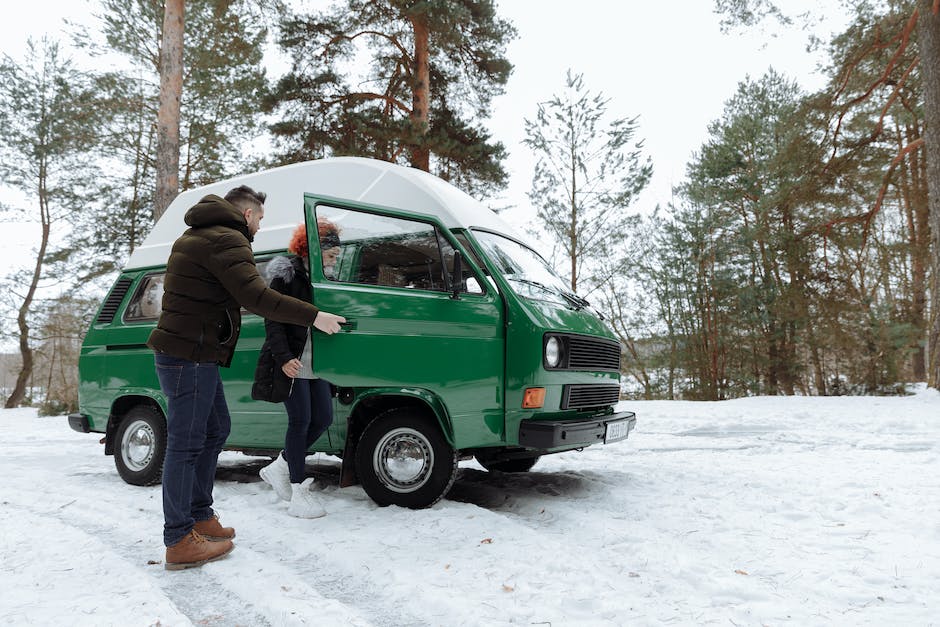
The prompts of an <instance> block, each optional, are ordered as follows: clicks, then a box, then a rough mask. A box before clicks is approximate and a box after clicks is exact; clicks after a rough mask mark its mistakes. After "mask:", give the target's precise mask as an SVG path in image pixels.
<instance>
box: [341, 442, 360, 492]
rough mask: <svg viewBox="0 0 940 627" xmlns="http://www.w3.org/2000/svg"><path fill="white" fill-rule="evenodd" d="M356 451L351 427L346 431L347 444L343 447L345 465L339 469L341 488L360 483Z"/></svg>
mask: <svg viewBox="0 0 940 627" xmlns="http://www.w3.org/2000/svg"><path fill="white" fill-rule="evenodd" d="M355 452H356V447H355V445H354V444H353V433H352V429H349V430H347V431H346V446H345V447H344V448H343V465H342V467H341V468H340V471H339V487H341V488H348V487H349V486H353V485H358V484H359V477H357V476H356V460H355V458H354V455H355Z"/></svg>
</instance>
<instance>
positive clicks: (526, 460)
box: [474, 453, 541, 472]
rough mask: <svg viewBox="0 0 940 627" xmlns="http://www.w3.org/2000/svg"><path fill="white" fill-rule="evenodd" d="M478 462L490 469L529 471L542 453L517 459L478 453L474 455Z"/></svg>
mask: <svg viewBox="0 0 940 627" xmlns="http://www.w3.org/2000/svg"><path fill="white" fill-rule="evenodd" d="M474 457H476V460H477V462H479V464H480V465H481V466H483V467H484V468H486V469H487V470H489V471H493V470H498V471H500V472H528V471H530V470H532V466H535V462H537V461H539V459H540V458H541V455H536V456H535V457H521V458H515V459H499V458H498V457H495V456H489V455H484V454H482V453H477V454H476V455H474Z"/></svg>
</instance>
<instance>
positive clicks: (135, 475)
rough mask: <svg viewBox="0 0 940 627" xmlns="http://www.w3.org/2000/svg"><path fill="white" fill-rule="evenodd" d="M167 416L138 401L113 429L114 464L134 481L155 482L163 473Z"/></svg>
mask: <svg viewBox="0 0 940 627" xmlns="http://www.w3.org/2000/svg"><path fill="white" fill-rule="evenodd" d="M165 457H166V420H164V419H163V414H161V413H160V411H159V410H157V409H155V408H154V407H151V406H150V405H135V406H134V407H132V408H131V409H130V410H129V411H128V412H127V413H126V414H124V418H123V419H121V424H119V425H118V428H117V431H116V432H115V433H114V465H115V467H117V471H118V474H119V475H121V479H123V480H124V481H126V482H127V483H129V484H131V485H144V486H146V485H156V484H158V483H160V480H161V479H162V477H163V460H164V458H165Z"/></svg>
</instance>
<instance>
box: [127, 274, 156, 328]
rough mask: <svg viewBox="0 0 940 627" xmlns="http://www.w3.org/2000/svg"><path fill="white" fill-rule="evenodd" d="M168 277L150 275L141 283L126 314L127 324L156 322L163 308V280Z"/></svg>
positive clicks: (128, 305)
mask: <svg viewBox="0 0 940 627" xmlns="http://www.w3.org/2000/svg"><path fill="white" fill-rule="evenodd" d="M165 276H166V275H165V274H163V273H160V274H148V275H147V276H145V277H144V278H143V280H142V281H141V282H140V285H139V286H138V287H137V291H136V292H134V296H133V297H131V301H130V302H129V303H128V304H127V310H126V311H125V312H124V320H125V322H141V321H144V320H156V319H157V318H159V317H160V311H161V309H162V307H163V279H164V277H165Z"/></svg>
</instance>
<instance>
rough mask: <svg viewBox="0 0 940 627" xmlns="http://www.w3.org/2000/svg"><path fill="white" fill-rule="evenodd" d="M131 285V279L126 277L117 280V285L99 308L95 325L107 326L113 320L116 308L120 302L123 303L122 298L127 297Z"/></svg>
mask: <svg viewBox="0 0 940 627" xmlns="http://www.w3.org/2000/svg"><path fill="white" fill-rule="evenodd" d="M131 283H132V281H131V279H128V278H126V277H124V278H120V279H118V280H117V283H115V284H114V287H113V288H111V293H110V294H108V298H107V300H105V301H104V304H103V305H102V306H101V311H99V312H98V317H97V318H95V324H109V323H110V322H111V321H112V320H114V314H116V313H117V310H118V307H120V306H121V302H123V300H124V297H125V296H126V295H127V289H128V288H129V287H130V286H131Z"/></svg>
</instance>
